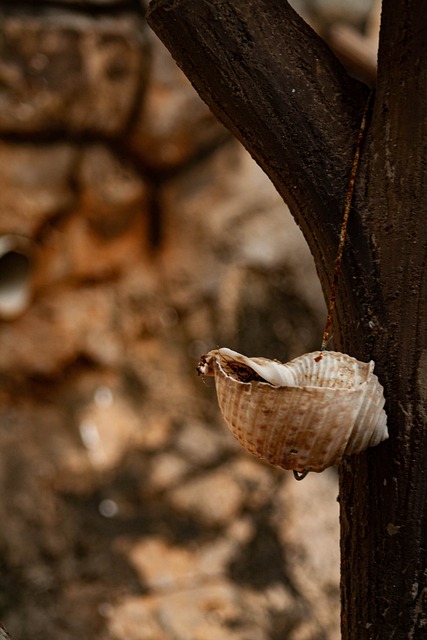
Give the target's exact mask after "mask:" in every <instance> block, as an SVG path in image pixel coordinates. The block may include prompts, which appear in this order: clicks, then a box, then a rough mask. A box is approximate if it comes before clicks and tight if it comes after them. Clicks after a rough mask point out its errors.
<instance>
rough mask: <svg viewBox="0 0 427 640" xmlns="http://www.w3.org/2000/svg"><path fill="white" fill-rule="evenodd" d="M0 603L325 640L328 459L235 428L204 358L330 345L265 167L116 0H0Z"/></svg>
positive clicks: (332, 559) (128, 7)
mask: <svg viewBox="0 0 427 640" xmlns="http://www.w3.org/2000/svg"><path fill="white" fill-rule="evenodd" d="M0 23H1V32H0V194H1V197H0V380H1V385H0V398H1V405H0V495H1V496H2V497H1V500H0V521H1V523H2V526H1V527H0V566H1V569H0V619H1V620H2V621H3V623H4V624H5V626H6V627H7V628H8V630H9V632H10V634H11V636H12V638H13V639H14V640H21V639H22V640H24V638H29V637H31V639H32V640H38V639H42V638H43V640H44V639H46V638H55V640H71V639H73V640H75V638H80V639H82V640H85V639H86V638H87V639H89V638H90V639H91V640H94V639H97V640H222V639H224V640H279V639H280V640H284V639H285V638H289V640H334V638H338V637H339V632H338V628H339V622H338V541H337V538H338V507H337V504H336V491H337V488H336V479H335V475H334V472H333V471H328V472H325V473H323V474H319V475H317V474H311V475H309V477H308V478H307V479H306V480H305V481H304V482H303V483H301V484H300V483H295V481H294V479H293V477H292V475H291V474H290V473H285V472H281V471H279V470H275V469H271V468H269V467H267V466H265V465H262V464H261V463H259V462H258V461H256V460H255V459H253V458H251V457H250V456H249V455H248V454H246V453H245V452H244V451H243V450H242V449H241V448H240V447H239V446H238V445H237V444H236V443H235V442H234V440H233V438H232V436H231V435H230V434H229V433H228V432H227V431H226V428H225V426H224V424H223V422H222V420H221V418H220V416H219V414H218V410H217V406H216V402H215V393H214V389H213V385H212V384H211V381H208V382H206V383H205V382H204V381H202V380H201V379H199V378H197V376H196V374H195V366H196V363H197V360H198V358H199V356H200V355H201V354H203V353H204V352H206V351H207V350H209V349H211V348H213V347H215V346H217V345H226V346H229V347H231V348H235V349H237V350H241V351H243V352H245V353H247V354H248V355H264V356H270V357H276V358H278V359H282V360H287V359H289V358H292V357H294V356H296V355H299V354H301V353H303V352H305V351H308V350H312V349H316V348H318V346H319V343H320V337H321V329H322V322H323V317H324V303H323V299H322V294H321V292H320V288H319V285H318V282H317V278H316V275H315V270H314V266H313V263H312V260H311V256H310V255H309V253H308V249H307V247H306V245H305V242H304V240H303V238H302V236H301V234H300V232H299V230H298V229H297V227H296V226H295V224H294V222H293V220H292V218H291V216H290V214H289V212H288V211H287V209H286V206H285V205H284V204H283V202H282V201H281V200H280V198H279V197H278V195H277V194H276V192H275V191H274V189H273V187H272V186H271V184H270V183H269V181H268V179H267V178H266V176H265V175H264V174H263V173H262V171H261V170H260V169H259V168H258V167H257V166H256V165H255V163H254V162H253V161H252V159H251V158H250V157H249V156H248V154H247V153H246V152H245V151H244V150H243V149H242V147H241V146H240V145H239V144H238V143H237V142H235V141H234V140H233V139H231V137H230V135H229V134H228V133H227V132H226V131H225V130H224V129H223V128H222V126H221V125H219V124H218V123H217V122H216V121H215V119H214V118H213V116H212V115H211V114H210V112H209V111H208V109H207V108H206V107H205V106H204V105H203V104H202V103H201V101H200V100H199V98H198V97H197V95H196V94H195V92H194V91H193V89H192V88H191V86H190V84H189V83H188V81H187V80H186V79H185V78H184V77H183V75H182V74H181V73H180V72H179V71H178V69H177V68H176V66H175V64H174V62H173V61H172V59H171V58H170V56H169V54H168V53H167V52H166V51H165V49H164V48H163V46H162V45H161V44H160V43H159V41H158V40H157V39H156V37H155V36H154V35H153V34H152V33H151V32H150V31H149V29H148V27H147V26H146V24H145V23H144V19H143V7H142V5H141V6H140V5H139V4H138V3H136V2H133V1H132V2H131V1H129V2H126V1H125V0H122V1H120V0H116V1H114V0H110V1H109V2H108V1H107V0H104V1H103V0H98V1H96V0H92V1H89V0H87V1H86V2H73V1H72V0H69V1H68V2H67V1H66V0H63V1H62V2H59V1H58V2H49V1H45V2H41V1H39V2H37V3H30V4H29V3H23V4H22V5H21V3H19V2H15V3H0Z"/></svg>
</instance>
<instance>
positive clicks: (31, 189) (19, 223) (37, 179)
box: [0, 62, 78, 238]
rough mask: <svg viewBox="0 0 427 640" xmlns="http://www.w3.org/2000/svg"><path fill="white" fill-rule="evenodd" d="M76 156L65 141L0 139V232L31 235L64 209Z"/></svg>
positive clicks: (68, 204) (71, 193) (71, 200)
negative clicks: (25, 141) (49, 142)
mask: <svg viewBox="0 0 427 640" xmlns="http://www.w3.org/2000/svg"><path fill="white" fill-rule="evenodd" d="M0 65H1V62H0ZM0 96H1V90H0ZM0 102H1V97H0ZM1 117H2V116H1V115H0V119H1ZM77 157H78V150H77V148H76V147H74V146H72V145H70V144H66V143H52V144H43V143H38V144H30V143H17V142H14V143H12V142H0V190H1V194H2V197H1V201H0V234H6V233H16V234H19V235H22V236H27V237H29V238H31V237H33V236H34V235H35V234H36V233H37V232H38V231H39V230H40V228H41V227H42V226H43V225H44V224H45V223H46V222H47V221H48V220H49V219H50V218H54V217H55V216H59V215H60V214H62V213H63V212H64V211H66V210H68V209H69V208H70V207H71V206H72V205H73V203H74V202H75V200H76V194H75V193H74V191H73V189H72V187H71V176H72V173H73V169H74V166H75V164H76V161H77Z"/></svg>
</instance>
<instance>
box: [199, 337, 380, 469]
mask: <svg viewBox="0 0 427 640" xmlns="http://www.w3.org/2000/svg"><path fill="white" fill-rule="evenodd" d="M198 371H199V373H200V374H201V375H208V376H215V386H216V391H217V396H218V403H219V407H220V409H221V413H222V415H223V417H224V419H225V421H226V423H227V425H228V427H229V428H230V430H231V431H232V433H233V434H234V435H235V437H236V438H237V440H238V441H239V442H240V443H241V444H242V445H243V446H244V447H245V448H246V449H247V450H248V451H249V452H250V453H252V454H254V455H256V456H257V457H258V458H260V459H261V460H265V461H267V462H269V463H270V464H272V465H275V466H278V467H282V468H283V469H290V470H293V471H294V475H295V477H296V478H297V479H301V478H302V477H304V476H305V475H306V473H308V471H317V472H320V471H323V470H324V469H326V468H327V467H330V466H332V465H336V464H338V463H339V462H340V460H341V459H342V457H343V456H346V455H351V454H353V453H360V452H361V451H363V450H364V449H366V448H367V447H374V446H375V445H377V444H379V443H380V442H382V441H383V440H386V439H387V438H388V431H387V416H386V413H385V411H384V409H383V407H384V402H385V400H384V395H383V387H382V386H381V384H380V383H379V381H378V378H377V376H376V375H375V374H374V362H373V361H371V362H359V361H358V360H356V359H355V358H352V357H351V356H349V355H347V354H345V353H338V352H335V351H315V352H313V353H306V354H305V355H302V356H299V357H298V358H295V359H294V360H291V362H288V363H287V364H282V363H281V362H277V361H276V360H269V359H267V358H248V357H246V356H244V355H241V354H240V353H237V352H235V351H232V350H231V349H225V348H222V349H216V350H214V351H210V352H209V353H208V354H207V355H206V356H203V357H202V359H201V361H200V363H199V365H198ZM297 472H299V473H303V476H298V475H297Z"/></svg>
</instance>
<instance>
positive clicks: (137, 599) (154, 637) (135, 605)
mask: <svg viewBox="0 0 427 640" xmlns="http://www.w3.org/2000/svg"><path fill="white" fill-rule="evenodd" d="M147 601H148V598H146V597H141V596H128V597H126V598H123V599H122V601H121V602H119V604H117V605H114V606H111V608H110V607H109V608H108V611H107V615H106V617H107V619H108V631H109V636H110V637H111V638H112V640H170V636H169V635H168V634H167V633H166V632H165V631H163V630H162V628H161V626H160V625H159V623H158V621H157V620H156V615H155V610H154V612H153V611H152V609H154V607H150V606H149V603H148V602H147Z"/></svg>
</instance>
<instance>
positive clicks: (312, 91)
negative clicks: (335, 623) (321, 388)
mask: <svg viewBox="0 0 427 640" xmlns="http://www.w3.org/2000/svg"><path fill="white" fill-rule="evenodd" d="M391 4H393V7H391ZM148 18H149V22H150V24H151V26H152V27H153V28H154V29H155V31H156V32H157V33H158V35H159V36H160V38H161V39H162V40H163V41H164V42H165V44H166V45H167V46H168V48H169V49H170V50H171V52H172V54H173V55H174V57H175V58H176V60H177V62H178V64H179V65H180V66H181V67H182V69H183V70H184V72H185V73H186V74H187V75H188V76H189V78H190V79H191V80H192V82H193V84H194V86H195V87H196V89H197V90H198V92H199V93H200V95H201V96H202V98H203V99H204V100H205V101H206V102H207V103H208V104H209V105H210V107H211V108H212V110H213V111H214V113H215V114H216V115H217V116H218V117H219V119H220V120H222V122H223V123H224V124H225V125H226V126H228V127H229V129H230V130H231V131H232V132H233V133H234V134H235V135H236V136H237V137H238V138H239V139H240V140H241V141H242V142H243V144H244V145H245V146H246V148H247V149H248V150H249V151H250V153H251V154H252V155H253V156H254V158H255V159H256V160H257V161H258V163H259V164H260V165H261V166H262V167H263V169H264V170H265V171H266V173H267V174H268V175H269V176H270V178H271V180H272V181H273V183H274V184H275V186H276V188H277V189H278V191H279V192H280V194H281V195H282V196H283V198H284V199H285V201H286V202H287V203H288V205H289V206H290V208H291V211H292V213H293V214H294V216H295V218H296V220H297V222H298V224H299V225H300V226H301V228H302V230H303V232H304V234H305V236H306V238H307V241H308V243H309V245H310V248H311V250H312V252H313V255H314V258H315V261H316V265H317V269H318V272H319V277H320V279H321V282H322V285H323V288H324V292H325V296H326V297H327V295H328V292H329V285H330V278H331V274H332V271H333V260H334V258H335V253H336V247H337V242H338V229H339V225H340V222H341V217H342V209H343V203H344V200H345V194H346V190H347V182H348V175H349V171H350V167H351V162H352V158H353V153H354V142H355V140H356V136H357V131H358V128H359V125H360V119H361V114H362V112H363V109H364V105H365V102H366V98H367V94H368V91H367V89H366V87H364V86H363V85H360V84H359V83H357V82H356V81H354V80H352V79H350V78H349V77H348V76H347V74H346V73H345V71H344V69H343V68H342V67H341V65H340V64H339V63H338V62H337V60H336V59H335V58H334V56H333V55H332V54H331V52H330V51H329V50H328V49H327V48H326V47H325V45H324V43H323V42H322V41H321V39H320V38H319V37H318V36H316V34H314V33H313V31H312V30H311V29H310V28H309V27H308V26H307V25H306V24H305V23H304V22H303V21H302V20H301V19H300V18H299V17H298V16H297V15H296V14H295V12H294V11H293V10H292V9H291V8H290V7H289V6H288V4H287V3H286V2H285V1H284V0H157V1H154V2H152V4H151V9H150V11H149V16H148ZM426 26H427V14H426V13H425V8H424V7H423V3H422V0H414V1H411V0H400V2H398V3H386V6H385V8H384V17H383V27H382V34H381V43H380V57H379V69H378V80H377V95H376V98H375V103H374V105H375V106H374V111H373V119H372V122H371V124H370V127H369V132H368V138H367V141H366V144H365V146H364V150H363V155H362V163H361V170H360V174H359V179H358V185H357V188H356V199H355V206H354V207H353V210H352V213H351V219H350V225H349V237H348V241H347V244H346V249H345V252H346V253H345V256H346V259H345V263H344V267H343V273H342V276H341V282H340V288H339V292H338V302H337V313H336V322H335V324H334V343H335V347H336V348H339V349H342V350H344V351H347V352H348V353H350V354H351V355H354V356H356V357H360V358H362V359H367V358H370V357H372V358H373V359H374V360H375V361H376V369H377V372H378V374H379V377H380V379H381V380H382V382H383V383H384V386H385V391H386V398H387V405H386V408H387V413H388V416H389V426H390V433H391V437H390V440H389V441H387V442H386V443H384V444H383V445H380V446H379V447H376V448H375V449H371V450H368V451H367V452H366V453H363V454H361V455H359V456H353V457H352V458H349V459H348V460H347V461H346V462H345V463H343V464H342V465H341V469H340V501H341V524H342V537H341V540H342V542H341V545H342V601H343V621H342V631H343V638H346V639H352V640H356V639H357V640H364V639H375V640H379V639H382V638H384V639H385V638H387V639H388V638H398V639H400V638H408V639H409V638H410V639H411V640H418V639H421V638H422V637H426V634H427V614H426V613H425V611H426V602H425V600H426V593H427V587H426V546H427V545H426V530H427V522H426V489H427V486H426V483H427V472H426V471H427V469H426V430H427V425H426V422H427V408H426V407H427V390H426V387H427V380H426V378H427V344H426V315H427V290H426V289H427V284H426V282H427V279H426V261H427V240H426V233H425V230H424V228H423V227H424V226H425V214H424V211H425V210H426V208H427V197H426V195H425V191H424V185H425V184H426V183H427V175H426V174H427V159H426V155H425V151H424V149H425V148H426V143H427V115H426V113H425V104H426V99H427V95H426V93H427V71H426V62H425V47H424V48H423V43H424V42H425V37H426V31H427V30H426Z"/></svg>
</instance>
